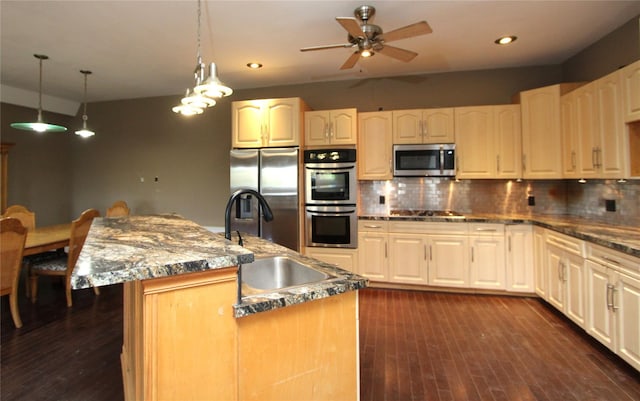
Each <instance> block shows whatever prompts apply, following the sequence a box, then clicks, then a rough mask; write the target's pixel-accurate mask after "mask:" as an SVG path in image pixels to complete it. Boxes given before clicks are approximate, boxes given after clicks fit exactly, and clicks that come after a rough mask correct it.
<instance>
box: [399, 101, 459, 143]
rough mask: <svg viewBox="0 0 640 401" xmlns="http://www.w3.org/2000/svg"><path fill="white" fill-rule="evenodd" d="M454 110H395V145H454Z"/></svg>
mask: <svg viewBox="0 0 640 401" xmlns="http://www.w3.org/2000/svg"><path fill="white" fill-rule="evenodd" d="M453 110H454V109H453V108H451V107H447V108H435V109H412V110H394V111H393V112H392V114H393V144H394V145H395V144H419V143H454V141H455V136H454V112H453Z"/></svg>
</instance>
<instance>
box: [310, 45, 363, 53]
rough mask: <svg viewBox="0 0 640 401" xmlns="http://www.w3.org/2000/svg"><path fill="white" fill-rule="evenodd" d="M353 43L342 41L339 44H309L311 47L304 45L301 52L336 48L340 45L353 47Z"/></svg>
mask: <svg viewBox="0 0 640 401" xmlns="http://www.w3.org/2000/svg"><path fill="white" fill-rule="evenodd" d="M353 46H354V45H353V43H342V44H339V45H320V46H309V47H303V48H302V49H300V51H301V52H308V51H313V50H325V49H336V48H338V47H345V48H346V47H353Z"/></svg>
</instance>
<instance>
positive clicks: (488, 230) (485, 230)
mask: <svg viewBox="0 0 640 401" xmlns="http://www.w3.org/2000/svg"><path fill="white" fill-rule="evenodd" d="M496 231H498V230H496V229H495V228H476V232H483V233H495V232H496Z"/></svg>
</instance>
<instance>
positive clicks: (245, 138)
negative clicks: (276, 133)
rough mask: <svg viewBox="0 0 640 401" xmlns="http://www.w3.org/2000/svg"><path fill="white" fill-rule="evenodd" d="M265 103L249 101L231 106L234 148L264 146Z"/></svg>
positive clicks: (234, 103)
mask: <svg viewBox="0 0 640 401" xmlns="http://www.w3.org/2000/svg"><path fill="white" fill-rule="evenodd" d="M262 107H263V102H262V101H260V100H247V101H241V102H233V103H232V105H231V117H232V118H231V132H232V137H231V138H232V146H233V147H234V148H258V147H261V146H262V139H263V135H264V133H265V126H264V121H263V117H262Z"/></svg>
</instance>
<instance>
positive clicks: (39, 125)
mask: <svg viewBox="0 0 640 401" xmlns="http://www.w3.org/2000/svg"><path fill="white" fill-rule="evenodd" d="M33 56H34V57H35V58H37V59H38V60H39V61H40V79H39V85H38V117H37V119H36V121H35V122H32V123H11V127H12V128H16V129H21V130H25V131H35V132H40V133H42V132H65V131H66V130H67V128H66V127H63V126H62V125H57V124H49V123H46V122H44V120H43V119H42V61H43V60H48V59H49V57H48V56H45V55H44V54H34V55H33ZM80 72H81V73H82V74H84V113H83V115H82V129H80V130H77V131H76V135H79V136H81V137H83V138H87V137H90V136H93V135H95V132H93V131H91V130H89V129H88V128H87V75H88V74H91V71H86V70H80Z"/></svg>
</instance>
